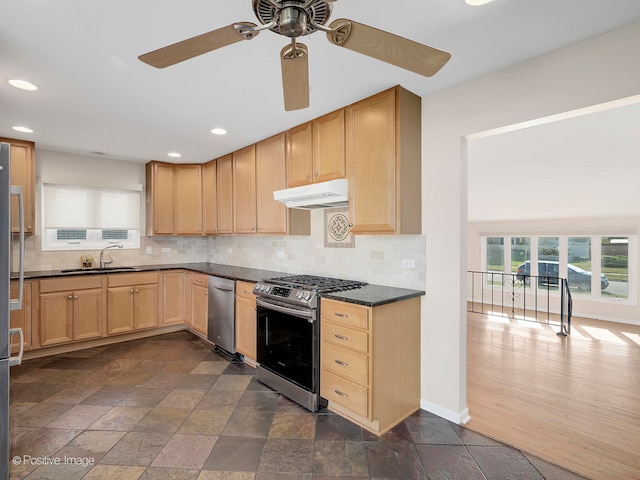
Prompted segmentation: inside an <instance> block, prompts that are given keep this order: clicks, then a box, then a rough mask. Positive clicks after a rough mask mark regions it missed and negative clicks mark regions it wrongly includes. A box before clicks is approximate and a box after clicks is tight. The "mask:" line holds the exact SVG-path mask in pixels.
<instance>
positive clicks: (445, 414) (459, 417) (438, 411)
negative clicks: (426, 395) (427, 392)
mask: <svg viewBox="0 0 640 480" xmlns="http://www.w3.org/2000/svg"><path fill="white" fill-rule="evenodd" d="M420 408H421V409H423V410H426V411H427V412H430V413H433V414H434V415H438V416H439V417H442V418H444V419H445V420H449V421H450V422H453V423H457V424H458V425H464V424H465V423H468V422H469V420H471V417H470V416H469V408H465V409H464V410H462V411H461V412H454V411H452V410H447V409H446V408H442V407H441V406H440V405H436V404H435V403H431V402H429V401H427V400H420Z"/></svg>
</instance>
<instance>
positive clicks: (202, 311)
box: [191, 273, 209, 336]
mask: <svg viewBox="0 0 640 480" xmlns="http://www.w3.org/2000/svg"><path fill="white" fill-rule="evenodd" d="M208 280H209V279H208V277H207V276H206V275H200V274H197V273H192V274H191V328H193V329H194V330H196V331H198V332H200V333H202V334H203V335H204V336H206V335H207V330H208V328H207V325H208V320H209V319H208V313H209V286H208Z"/></svg>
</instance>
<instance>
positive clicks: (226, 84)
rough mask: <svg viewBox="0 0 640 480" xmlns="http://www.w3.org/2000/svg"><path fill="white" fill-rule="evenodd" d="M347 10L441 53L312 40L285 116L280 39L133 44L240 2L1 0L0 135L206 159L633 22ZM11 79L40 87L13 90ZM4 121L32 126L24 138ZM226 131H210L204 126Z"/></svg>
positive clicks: (536, 10) (590, 2)
mask: <svg viewBox="0 0 640 480" xmlns="http://www.w3.org/2000/svg"><path fill="white" fill-rule="evenodd" d="M340 17H343V18H350V19H353V20H356V21H358V22H361V23H365V24H368V25H371V26H374V27H377V28H380V29H382V30H386V31H389V32H392V33H395V34H398V35H402V36H404V37H407V38H411V39H412V40H415V41H418V42H421V43H424V44H427V45H431V46H433V47H436V48H439V49H441V50H445V51H448V52H450V53H451V54H452V55H453V57H452V60H451V61H450V62H449V63H448V64H447V65H445V67H444V68H443V69H442V70H441V71H440V72H439V73H438V74H436V75H435V76H434V77H432V78H424V77H421V76H419V75H416V74H413V73H410V72H406V71H404V70H401V69H399V68H397V67H394V66H390V65H387V64H385V63H382V62H379V61H377V60H374V59H371V58H368V57H365V56H362V55H358V54H356V53H354V52H351V51H349V50H346V49H342V48H339V47H336V46H334V45H332V44H330V43H329V42H328V41H327V39H326V36H325V35H324V34H323V33H315V34H313V35H311V36H309V37H304V38H303V39H301V41H303V42H304V43H305V44H307V45H308V47H309V54H310V60H309V70H310V72H309V75H310V84H311V94H310V100H311V106H310V107H309V108H307V109H305V110H300V111H296V112H285V111H284V108H283V99H282V87H281V78H280V60H279V52H280V49H281V48H282V47H283V46H285V45H286V44H287V43H288V39H286V38H285V37H281V36H278V35H276V34H274V33H272V32H269V31H265V32H262V33H261V34H260V35H259V36H258V37H256V38H255V39H253V40H251V41H245V42H240V43H237V44H234V45H231V46H229V47H226V48H224V49H221V50H217V51H214V52H211V53H208V54H205V55H202V56H200V57H197V58H194V59H191V60H189V61H186V62H183V63H181V64H178V65H174V66H172V67H168V68H166V69H162V70H158V69H155V68H152V67H149V66H148V65H145V64H143V63H141V62H140V61H139V60H138V59H137V57H138V55H140V54H142V53H146V52H148V51H151V50H154V49H157V48H160V47H163V46H166V45H168V44H171V43H174V42H176V41H180V40H183V39H186V38H189V37H192V36H195V35H198V34H200V33H204V32H207V31H210V30H214V29H216V28H219V27H222V26H225V25H229V24H231V23H234V22H238V21H252V22H256V19H255V16H254V14H253V9H252V3H251V1H250V0H233V1H231V0H227V1H223V0H189V1H183V2H178V1H168V0H155V1H151V0H135V1H131V0H111V1H109V2H97V1H86V0H85V1H83V0H39V1H35V0H2V10H1V17H0V18H1V21H0V136H6V137H10V138H21V139H28V140H33V141H35V142H36V145H37V147H39V148H44V149H50V150H59V151H68V152H74V153H81V154H91V152H103V153H104V154H105V156H107V157H109V158H116V159H124V160H132V161H136V162H146V161H148V160H151V159H155V160H170V161H175V160H171V159H169V157H167V153H168V152H170V151H178V152H180V153H182V158H181V159H180V161H182V162H204V161H207V160H210V159H212V158H216V157H219V156H221V155H224V154H226V153H229V152H232V151H234V150H236V149H238V148H240V147H243V146H245V145H248V144H251V143H254V142H256V141H258V140H260V139H263V138H266V137H268V136H270V135H272V134H275V133H278V132H281V131H283V130H286V129H287V128H290V127H292V126H295V125H298V124H300V123H303V122H304V121H307V120H310V119H312V118H315V117H318V116H320V115H322V114H324V113H327V112H330V111H332V110H335V109H336V108H339V107H342V106H344V105H347V104H349V103H352V102H354V101H356V100H358V99H361V98H364V97H366V96H369V95H371V94H373V93H376V92H378V91H381V90H383V89H385V88H388V87H390V86H393V85H396V84H401V85H403V86H404V87H406V88H408V89H409V90H411V91H413V92H415V93H417V94H419V95H422V96H424V95H427V94H429V93H432V92H434V91H437V90H440V89H443V88H447V87H449V86H452V85H455V84H459V83H461V82H464V81H466V80H469V79H471V78H474V77H478V76H480V75H483V74H485V73H488V72H491V71H494V70H497V69H500V68H503V67H506V66H508V65H511V64H514V63H517V62H520V61H523V60H525V59H528V58H532V57H535V56H538V55H541V54H544V53H546V52H549V51H552V50H555V49H557V48H560V47H562V46H565V45H568V44H571V43H575V42H577V41H580V40H583V39H585V38H589V37H592V36H595V35H598V34H600V33H604V32H607V31H610V30H613V29H615V28H617V27H619V26H622V25H626V24H628V23H631V22H634V21H637V20H640V2H639V1H638V0H607V1H606V2H605V1H602V0H560V1H559V0H495V1H494V2H493V3H491V4H488V5H486V6H482V7H470V6H467V5H466V4H465V3H464V0H396V1H382V0H340V1H336V2H335V3H333V14H332V16H331V18H332V19H336V18H340ZM11 78H21V79H25V80H29V81H31V82H33V83H35V84H36V85H38V86H39V90H38V91H36V92H25V91H21V90H17V89H15V88H13V87H11V86H9V85H8V84H7V80H9V79H11ZM13 125H25V126H28V127H30V128H32V129H34V130H35V132H34V133H33V134H22V133H18V132H16V131H14V130H12V128H11V127H12V126H13ZM216 126H222V127H224V128H226V129H227V130H228V131H229V134H228V135H227V136H225V137H216V136H213V135H211V134H210V133H209V132H210V130H211V128H213V127H216Z"/></svg>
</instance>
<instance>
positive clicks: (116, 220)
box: [42, 183, 142, 250]
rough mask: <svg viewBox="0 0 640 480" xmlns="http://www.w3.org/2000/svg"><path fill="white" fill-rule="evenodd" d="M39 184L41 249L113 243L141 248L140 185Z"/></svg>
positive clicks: (76, 248) (102, 246)
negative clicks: (40, 188)
mask: <svg viewBox="0 0 640 480" xmlns="http://www.w3.org/2000/svg"><path fill="white" fill-rule="evenodd" d="M42 187H43V188H42V206H43V208H42V232H43V234H42V249H43V250H87V249H101V248H104V247H105V246H107V245H109V244H112V243H122V244H123V245H124V246H125V248H140V209H141V205H140V201H141V197H140V195H141V191H142V186H141V185H140V186H135V187H132V188H131V189H119V188H107V187H95V186H82V185H62V184H58V183H43V186H42Z"/></svg>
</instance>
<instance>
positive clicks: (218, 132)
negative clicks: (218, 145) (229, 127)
mask: <svg viewBox="0 0 640 480" xmlns="http://www.w3.org/2000/svg"><path fill="white" fill-rule="evenodd" d="M211 133H213V134H214V135H226V134H227V131H226V130H225V129H224V128H214V129H213V130H211Z"/></svg>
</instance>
